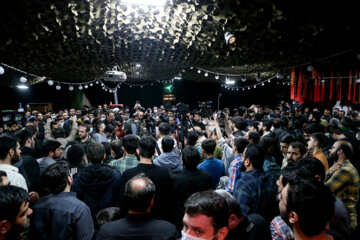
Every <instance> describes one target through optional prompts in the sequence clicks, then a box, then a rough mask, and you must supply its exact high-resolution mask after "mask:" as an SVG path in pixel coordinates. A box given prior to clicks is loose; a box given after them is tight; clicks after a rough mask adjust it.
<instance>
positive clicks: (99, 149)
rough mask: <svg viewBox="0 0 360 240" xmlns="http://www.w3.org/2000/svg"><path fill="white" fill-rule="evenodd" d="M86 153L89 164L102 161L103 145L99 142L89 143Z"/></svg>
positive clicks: (103, 156)
mask: <svg viewBox="0 0 360 240" xmlns="http://www.w3.org/2000/svg"><path fill="white" fill-rule="evenodd" d="M86 154H87V158H88V159H89V161H90V163H91V164H98V163H102V161H104V159H105V157H106V153H105V146H104V145H102V144H100V143H93V144H90V145H89V146H88V147H87V149H86Z"/></svg>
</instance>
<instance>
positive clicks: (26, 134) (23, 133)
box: [15, 129, 33, 146]
mask: <svg viewBox="0 0 360 240" xmlns="http://www.w3.org/2000/svg"><path fill="white" fill-rule="evenodd" d="M15 136H16V137H17V138H18V139H19V140H20V142H19V143H20V146H24V145H25V144H26V141H27V140H28V139H29V138H30V139H31V138H32V136H33V135H32V134H31V132H30V131H28V130H26V129H21V130H20V131H17V132H16V133H15Z"/></svg>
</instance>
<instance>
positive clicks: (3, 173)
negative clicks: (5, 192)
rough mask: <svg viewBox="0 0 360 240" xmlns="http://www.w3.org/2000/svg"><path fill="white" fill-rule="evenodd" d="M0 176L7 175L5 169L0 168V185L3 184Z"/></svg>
mask: <svg viewBox="0 0 360 240" xmlns="http://www.w3.org/2000/svg"><path fill="white" fill-rule="evenodd" d="M2 177H7V174H6V172H5V171H2V170H0V186H2V185H3V182H2Z"/></svg>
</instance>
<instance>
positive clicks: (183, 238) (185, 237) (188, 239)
mask: <svg viewBox="0 0 360 240" xmlns="http://www.w3.org/2000/svg"><path fill="white" fill-rule="evenodd" d="M216 236H217V234H215V236H212V237H211V238H208V239H205V238H199V237H194V236H191V235H190V234H186V233H185V232H184V231H181V240H212V239H214V238H215V237H216Z"/></svg>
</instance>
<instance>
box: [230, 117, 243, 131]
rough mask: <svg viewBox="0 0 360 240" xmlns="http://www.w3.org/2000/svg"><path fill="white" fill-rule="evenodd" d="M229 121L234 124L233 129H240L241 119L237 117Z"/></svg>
mask: <svg viewBox="0 0 360 240" xmlns="http://www.w3.org/2000/svg"><path fill="white" fill-rule="evenodd" d="M231 121H232V122H233V123H234V125H235V127H236V128H237V129H241V128H242V122H243V120H242V119H241V117H239V116H237V117H233V118H232V119H231Z"/></svg>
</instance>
